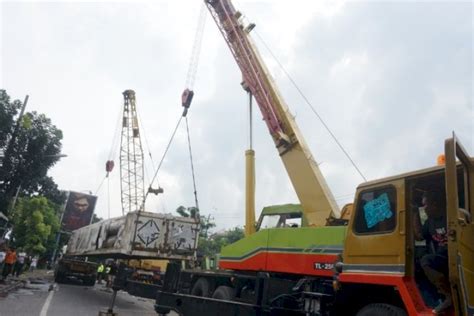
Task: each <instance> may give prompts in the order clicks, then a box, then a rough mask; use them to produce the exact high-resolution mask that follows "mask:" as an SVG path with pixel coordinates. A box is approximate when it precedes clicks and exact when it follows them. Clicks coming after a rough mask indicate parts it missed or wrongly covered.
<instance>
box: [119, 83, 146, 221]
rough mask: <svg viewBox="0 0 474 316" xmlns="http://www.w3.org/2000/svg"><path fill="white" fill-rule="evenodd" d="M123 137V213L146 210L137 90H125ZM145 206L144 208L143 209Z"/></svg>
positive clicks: (121, 160)
mask: <svg viewBox="0 0 474 316" xmlns="http://www.w3.org/2000/svg"><path fill="white" fill-rule="evenodd" d="M123 98H124V104H123V120H122V137H121V141H120V178H121V181H120V184H121V191H122V214H126V213H128V212H133V211H139V210H141V211H144V208H145V205H144V197H145V184H144V179H143V178H144V164H143V160H144V159H143V149H142V142H141V139H140V131H139V127H138V116H137V111H136V104H135V91H133V90H125V91H124V92H123ZM142 206H143V209H141V208H142Z"/></svg>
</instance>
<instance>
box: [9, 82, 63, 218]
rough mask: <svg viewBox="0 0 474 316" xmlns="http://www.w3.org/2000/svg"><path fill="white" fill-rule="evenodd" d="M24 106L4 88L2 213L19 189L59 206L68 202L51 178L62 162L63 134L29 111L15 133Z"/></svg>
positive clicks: (22, 193)
mask: <svg viewBox="0 0 474 316" xmlns="http://www.w3.org/2000/svg"><path fill="white" fill-rule="evenodd" d="M21 106H22V103H21V101H19V100H15V101H13V102H11V101H10V97H9V96H8V94H7V93H6V91H5V90H1V89H0V148H1V149H3V151H4V156H5V157H4V158H3V162H2V164H3V165H2V167H1V168H0V211H3V212H4V213H8V209H9V203H11V201H12V199H13V196H15V194H16V192H17V190H18V189H20V191H19V193H20V195H22V196H25V195H26V196H31V195H35V194H40V195H43V196H45V197H47V198H48V199H51V200H52V201H53V202H55V203H57V204H62V203H63V202H64V200H65V195H64V194H62V193H61V192H60V191H59V190H58V187H57V185H56V184H55V183H54V181H53V179H52V178H50V177H48V176H47V172H48V169H49V168H51V167H52V166H53V165H54V164H55V163H56V162H57V161H58V160H59V157H58V155H59V154H61V140H62V138H63V135H62V132H61V130H59V129H58V128H56V126H54V125H53V124H52V122H51V120H50V119H49V118H47V117H46V116H45V115H44V114H39V113H36V112H26V113H25V114H24V116H23V117H22V119H21V121H20V122H19V124H18V130H17V133H14V130H15V126H16V125H17V119H18V115H19V110H20V108H21ZM14 134H15V136H14V137H13V135H14Z"/></svg>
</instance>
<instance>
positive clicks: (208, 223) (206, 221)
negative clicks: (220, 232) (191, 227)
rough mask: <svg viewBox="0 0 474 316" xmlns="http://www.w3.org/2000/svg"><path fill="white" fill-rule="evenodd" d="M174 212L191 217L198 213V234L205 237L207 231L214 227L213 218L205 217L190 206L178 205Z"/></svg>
mask: <svg viewBox="0 0 474 316" xmlns="http://www.w3.org/2000/svg"><path fill="white" fill-rule="evenodd" d="M176 213H178V214H179V215H180V216H183V217H191V218H196V216H198V215H199V221H200V224H201V230H200V231H199V236H200V237H204V238H207V236H208V232H209V230H210V229H212V228H214V227H216V224H215V223H214V221H213V219H212V218H211V217H206V216H203V215H200V214H199V210H198V209H197V208H196V207H194V206H192V207H184V206H180V207H178V208H177V209H176Z"/></svg>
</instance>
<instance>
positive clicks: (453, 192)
mask: <svg viewBox="0 0 474 316" xmlns="http://www.w3.org/2000/svg"><path fill="white" fill-rule="evenodd" d="M445 156H446V171H445V172H446V202H447V204H446V206H447V215H448V216H447V218H448V236H449V237H448V252H449V278H450V282H451V292H452V295H453V302H454V307H455V311H456V315H474V269H473V267H474V222H473V214H474V159H472V158H470V157H469V155H468V154H467V152H466V151H465V149H464V148H463V147H462V145H461V144H460V143H459V141H457V139H456V136H453V137H452V138H449V139H447V140H446V142H445ZM456 158H458V159H459V161H460V162H461V170H459V168H458V166H457V165H456ZM459 171H461V172H459ZM461 177H462V178H461ZM458 178H459V179H458ZM459 183H464V185H463V188H464V190H460V186H458V184H459Z"/></svg>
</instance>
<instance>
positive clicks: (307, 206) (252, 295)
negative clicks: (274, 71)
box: [155, 0, 474, 316]
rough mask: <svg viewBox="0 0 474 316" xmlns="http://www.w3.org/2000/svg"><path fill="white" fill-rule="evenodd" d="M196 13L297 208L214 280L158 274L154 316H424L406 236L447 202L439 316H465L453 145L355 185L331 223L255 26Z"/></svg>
mask: <svg viewBox="0 0 474 316" xmlns="http://www.w3.org/2000/svg"><path fill="white" fill-rule="evenodd" d="M205 3H206V5H207V7H208V9H209V11H210V12H211V14H212V16H213V18H214V20H215V22H216V24H217V26H218V27H219V30H220V31H221V33H222V35H223V37H224V39H225V41H226V42H227V44H228V46H229V48H230V50H231V53H232V54H233V56H234V58H235V60H236V62H237V64H238V66H239V67H240V70H241V72H242V75H243V86H244V88H245V89H246V90H248V91H249V92H250V93H251V94H252V95H253V96H254V98H255V99H256V101H257V104H258V106H259V108H260V110H261V112H262V115H263V118H264V120H265V122H266V124H267V126H268V129H269V131H270V134H271V136H272V138H273V140H274V142H275V145H276V148H277V150H278V152H279V155H280V157H281V159H282V161H283V163H284V165H285V168H286V170H287V172H288V175H289V177H290V179H291V182H292V184H293V186H294V188H295V191H296V193H297V196H298V198H299V200H300V202H301V207H302V223H303V227H286V226H285V225H280V227H275V228H263V227H262V226H261V225H260V229H259V230H258V231H257V232H255V233H251V234H248V236H247V237H246V238H244V239H242V240H240V241H238V242H236V243H234V244H232V245H229V246H227V247H225V248H223V249H222V251H221V254H220V261H219V266H220V270H212V271H206V270H196V269H181V266H180V265H173V264H169V265H168V268H167V271H166V275H165V280H164V285H163V288H162V289H161V290H160V291H158V294H157V298H156V304H155V310H156V311H157V313H159V314H166V313H169V312H170V311H171V310H173V311H176V312H178V313H179V314H180V315H186V316H188V315H240V316H244V315H357V316H367V315H392V316H402V315H433V312H432V310H433V307H434V306H436V305H437V304H438V303H439V302H440V300H441V299H443V297H441V296H440V295H439V294H438V293H437V291H436V289H434V287H433V286H432V284H431V283H430V282H428V281H427V279H426V277H425V275H424V273H423V271H422V269H421V268H420V259H421V257H422V256H423V255H425V254H426V253H427V252H428V251H429V250H428V249H429V247H427V245H426V244H423V242H419V241H415V237H414V228H413V227H414V226H413V224H412V223H414V220H415V219H416V217H417V216H419V215H418V214H421V211H419V208H420V207H421V205H422V202H421V201H422V196H423V194H424V192H427V191H431V192H437V193H438V194H439V195H441V196H443V197H444V196H445V197H446V218H447V232H448V234H447V235H448V246H447V247H448V257H449V258H448V259H449V275H447V277H448V278H449V284H450V292H451V295H452V299H453V304H452V307H451V308H450V309H449V310H447V311H445V315H457V316H460V315H474V268H473V267H474V222H473V219H472V214H473V212H474V159H473V158H472V157H470V156H469V155H468V154H467V152H466V151H465V150H464V149H463V147H462V145H461V144H460V142H459V141H458V140H457V139H456V137H455V135H453V137H452V138H449V139H447V140H446V142H445V161H444V163H443V164H440V165H438V166H435V167H430V168H427V169H422V170H417V171H413V172H410V173H405V174H401V175H397V176H392V177H388V178H384V179H379V180H375V181H369V182H365V183H362V184H360V185H359V186H358V187H357V190H356V193H355V200H354V203H353V204H352V205H347V206H346V207H345V208H344V209H343V210H345V212H341V214H340V212H339V211H338V208H337V205H336V203H335V202H334V198H333V196H332V194H331V192H330V190H329V188H328V186H327V185H326V182H325V180H324V178H323V176H322V174H321V172H320V171H319V169H318V166H317V164H316V163H315V161H314V159H313V156H312V155H311V153H310V151H309V149H308V147H307V145H306V144H305V142H304V140H303V137H302V136H301V134H300V132H299V130H298V128H297V126H296V123H295V121H294V119H293V117H292V116H291V114H290V113H289V110H288V108H287V106H286V104H285V103H284V101H283V99H282V98H281V96H280V95H279V93H278V91H277V89H276V87H275V84H274V83H273V81H272V79H271V76H270V75H269V72H268V70H267V68H266V67H265V65H264V63H263V62H262V59H261V57H260V55H259V53H258V52H257V49H256V47H255V46H254V44H253V43H252V40H251V38H250V36H249V33H250V31H251V30H252V28H253V27H254V25H252V24H249V25H244V22H243V21H242V18H241V17H242V14H241V13H240V12H239V11H237V10H236V9H235V8H234V6H233V5H232V3H231V2H230V0H206V1H205ZM280 213H281V214H284V213H288V212H283V211H282V212H280ZM280 213H279V212H274V213H273V214H272V215H278V214H280ZM289 213H291V211H290V212H289ZM293 213H294V212H293ZM293 217H294V216H293ZM347 218H348V220H346V219H347ZM282 220H283V218H280V220H279V221H278V222H279V223H281V222H282ZM421 220H423V219H422V218H421ZM249 222H251V220H250V221H249V219H248V218H247V223H249ZM259 223H261V221H259ZM328 224H329V225H328ZM333 224H336V225H335V226H333ZM247 226H248V224H247ZM246 228H248V227H246Z"/></svg>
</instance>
